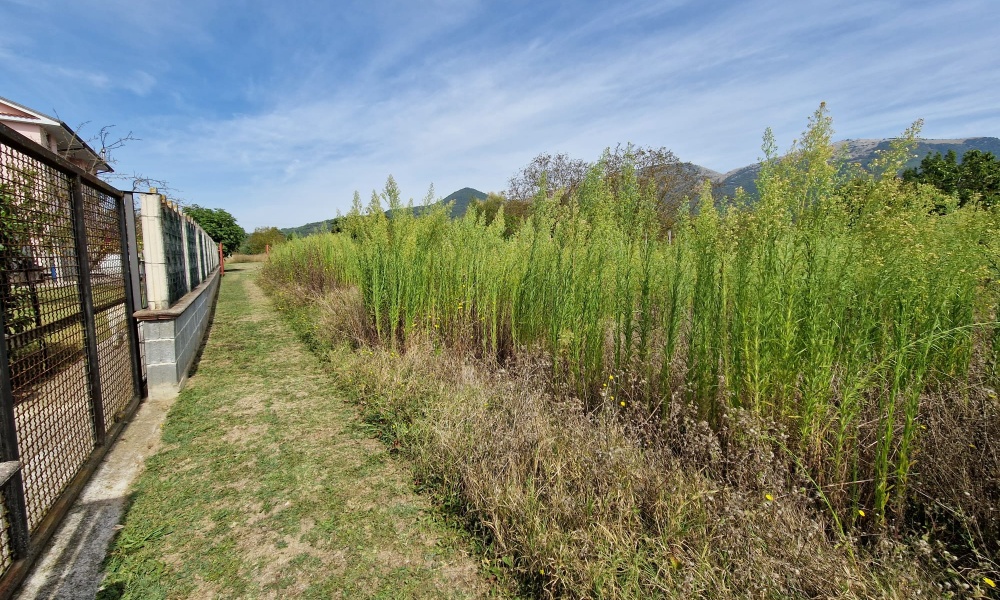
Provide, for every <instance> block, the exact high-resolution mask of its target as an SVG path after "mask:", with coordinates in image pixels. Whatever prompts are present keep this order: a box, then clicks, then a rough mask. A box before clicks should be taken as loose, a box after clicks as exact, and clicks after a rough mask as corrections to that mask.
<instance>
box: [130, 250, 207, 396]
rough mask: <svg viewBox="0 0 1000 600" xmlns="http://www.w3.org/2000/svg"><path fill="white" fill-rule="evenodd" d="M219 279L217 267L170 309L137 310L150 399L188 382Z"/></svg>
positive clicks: (175, 392) (169, 394) (169, 392)
mask: <svg viewBox="0 0 1000 600" xmlns="http://www.w3.org/2000/svg"><path fill="white" fill-rule="evenodd" d="M220 278H221V275H220V274H219V270H218V269H216V270H215V272H214V273H213V274H212V275H210V276H209V277H208V279H206V280H205V281H203V282H202V283H201V284H200V285H199V286H198V287H196V288H194V289H193V290H191V291H190V292H188V293H187V295H185V296H184V297H183V298H181V299H180V300H179V301H178V302H177V303H176V304H174V305H173V306H171V307H170V308H168V309H166V310H140V311H138V312H137V313H135V318H136V319H138V320H139V325H140V327H142V336H143V346H144V349H145V362H146V385H147V387H148V389H149V397H150V398H154V399H156V398H165V397H169V396H174V395H176V394H177V393H178V392H180V391H181V390H182V389H183V388H184V384H185V383H187V376H188V371H190V369H191V365H192V364H193V363H194V359H195V357H196V356H197V355H198V349H199V348H200V347H201V343H202V341H203V340H204V338H205V334H206V332H207V331H208V326H209V323H210V321H211V318H212V313H213V310H214V308H215V301H216V299H217V298H218V295H219V280H220Z"/></svg>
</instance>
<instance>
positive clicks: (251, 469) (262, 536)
mask: <svg viewBox="0 0 1000 600" xmlns="http://www.w3.org/2000/svg"><path fill="white" fill-rule="evenodd" d="M245 269H246V270H240V271H236V270H234V271H229V272H227V273H226V277H225V278H224V279H223V282H222V289H221V292H220V294H221V296H220V298H219V304H218V308H217V312H216V315H215V322H214V325H213V327H212V330H211V335H210V339H209V341H208V344H207V346H206V348H205V350H204V355H203V357H202V359H201V362H200V365H199V368H198V371H197V373H196V375H195V376H193V377H192V378H191V380H190V382H189V385H188V387H187V388H186V389H185V390H184V391H183V392H182V393H181V395H180V397H179V398H178V399H177V402H176V404H175V405H174V407H173V409H172V410H171V412H170V414H169V415H168V418H167V421H166V424H165V425H164V428H163V447H162V449H161V450H160V452H159V453H158V454H156V455H155V456H153V457H152V458H151V459H150V460H149V461H148V462H147V465H146V470H145V472H144V473H143V475H142V476H141V477H140V479H139V481H138V482H137V483H136V485H135V486H134V490H133V498H132V503H131V506H130V508H129V510H128V513H127V516H126V518H125V522H124V527H123V529H122V530H121V532H120V533H119V535H118V537H117V539H116V542H115V544H114V546H113V548H112V551H111V553H110V555H109V558H108V561H107V565H106V570H107V574H106V578H105V581H104V586H103V588H102V591H101V593H100V594H99V595H98V597H99V598H207V597H218V598H285V597H301V598H311V597H312V598H320V597H322V598H331V597H332V598H337V597H344V598H359V597H370V598H398V597H405V598H419V597H428V598H465V597H476V596H481V595H484V594H485V593H487V590H486V585H485V584H484V583H483V579H482V578H481V577H480V574H479V572H478V568H477V564H476V562H475V561H474V560H473V559H472V558H470V557H469V556H468V554H467V553H466V552H465V551H464V545H465V544H464V542H463V541H462V540H461V539H460V538H459V537H458V534H457V533H456V532H455V531H454V530H451V529H449V528H448V527H447V526H446V525H444V524H443V523H441V522H440V521H439V520H438V519H437V518H436V517H435V515H434V512H433V509H432V508H431V507H430V506H429V504H428V503H427V501H426V499H425V498H423V497H420V496H417V495H416V494H414V493H413V485H412V477H411V476H410V475H408V474H407V469H406V467H405V465H398V464H396V462H395V460H394V459H392V458H390V457H389V454H388V452H387V449H386V448H385V446H384V445H382V444H381V443H379V442H377V441H375V440H372V439H370V438H369V437H368V435H367V433H366V431H365V429H364V428H363V427H362V426H361V425H360V422H359V421H358V418H357V416H356V413H355V410H354V409H352V408H351V407H350V406H349V405H347V404H345V403H344V402H343V400H342V399H340V398H338V397H336V396H335V395H334V394H333V392H332V390H333V385H332V384H331V382H330V380H329V379H328V376H326V375H324V373H323V372H322V370H321V368H320V365H319V363H318V360H317V358H316V357H315V356H314V355H312V354H311V353H309V352H307V351H306V350H304V349H303V348H302V347H301V343H300V342H299V341H298V340H297V339H296V338H295V336H294V334H293V333H292V332H291V331H290V330H289V329H288V326H287V325H286V324H285V323H284V322H283V321H282V320H281V319H279V318H278V314H277V313H276V312H275V311H274V309H273V308H272V306H271V304H270V302H269V300H268V299H267V298H266V297H265V296H264V295H263V294H262V293H261V291H260V289H259V288H258V287H257V285H256V283H255V282H254V274H253V273H252V271H255V269H253V268H251V267H249V266H248V267H245Z"/></svg>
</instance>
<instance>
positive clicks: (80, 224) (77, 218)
mask: <svg viewBox="0 0 1000 600" xmlns="http://www.w3.org/2000/svg"><path fill="white" fill-rule="evenodd" d="M70 190H71V200H72V205H73V207H72V215H73V239H74V242H75V243H76V256H77V263H78V268H79V273H78V275H79V278H80V279H79V281H80V306H81V307H82V308H83V321H84V338H85V340H84V341H85V346H86V352H87V364H88V369H87V374H88V376H89V377H88V379H89V383H90V400H91V412H92V413H93V415H92V416H93V423H94V444H95V445H96V446H103V445H104V441H105V435H106V429H105V423H104V396H103V394H102V393H101V367H100V361H99V359H98V352H97V326H96V322H97V319H96V313H95V311H94V294H93V288H92V287H91V283H90V253H89V251H88V249H87V221H86V212H85V210H84V199H83V182H81V181H80V176H79V175H74V176H73V177H72V179H70Z"/></svg>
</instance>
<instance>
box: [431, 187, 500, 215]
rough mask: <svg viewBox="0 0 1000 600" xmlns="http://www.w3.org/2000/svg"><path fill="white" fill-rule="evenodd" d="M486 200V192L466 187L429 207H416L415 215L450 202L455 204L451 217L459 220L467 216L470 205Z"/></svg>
mask: <svg viewBox="0 0 1000 600" xmlns="http://www.w3.org/2000/svg"><path fill="white" fill-rule="evenodd" d="M485 199H486V194H485V193H484V192H480V191H479V190H477V189H475V188H469V187H466V188H462V189H460V190H458V191H457V192H452V193H450V194H448V195H447V196H445V197H444V198H442V199H441V200H438V201H437V202H435V203H434V204H431V205H429V206H414V207H413V214H415V215H419V214H421V213H423V212H425V211H427V210H428V209H430V208H432V207H434V206H440V205H442V204H448V203H449V202H454V203H455V204H454V205H453V206H452V207H451V216H452V217H453V218H457V217H461V216H463V215H465V213H466V211H468V210H469V205H471V204H472V203H473V202H475V201H479V200H485Z"/></svg>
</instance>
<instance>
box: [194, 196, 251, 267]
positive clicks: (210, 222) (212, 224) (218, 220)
mask: <svg viewBox="0 0 1000 600" xmlns="http://www.w3.org/2000/svg"><path fill="white" fill-rule="evenodd" d="M184 214H186V215H187V216H189V217H191V218H192V219H194V220H195V222H196V223H198V225H201V228H202V229H204V230H205V233H207V234H208V235H209V236H211V238H212V239H213V240H215V242H216V243H217V244H218V243H221V244H222V250H223V251H224V252H225V253H226V255H227V256H228V255H230V254H232V253H233V252H236V251H237V250H239V248H240V245H241V244H242V243H243V240H245V239H246V237H247V232H246V231H243V228H242V227H240V225H239V224H238V223H237V222H236V218H235V217H234V216H233V215H231V214H229V213H228V212H227V211H225V210H223V209H221V208H205V207H203V206H198V205H197V204H192V205H191V206H189V207H187V208H185V209H184Z"/></svg>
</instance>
